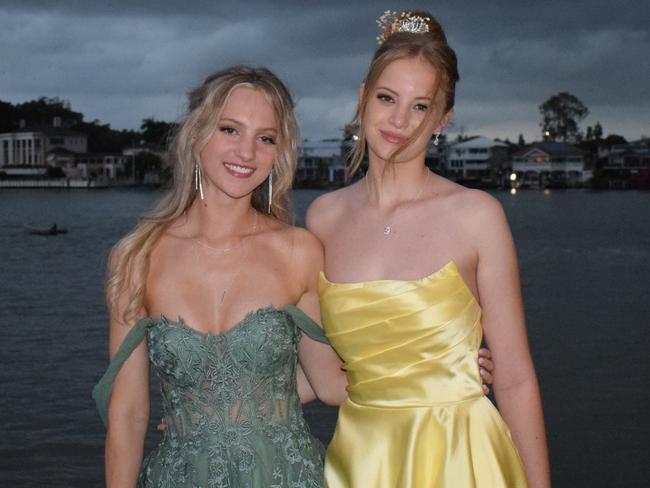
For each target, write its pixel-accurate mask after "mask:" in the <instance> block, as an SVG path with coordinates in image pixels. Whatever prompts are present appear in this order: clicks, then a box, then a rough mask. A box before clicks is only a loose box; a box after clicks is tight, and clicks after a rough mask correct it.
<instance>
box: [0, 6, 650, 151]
mask: <svg viewBox="0 0 650 488" xmlns="http://www.w3.org/2000/svg"><path fill="white" fill-rule="evenodd" d="M407 7H410V8H414V7H420V8H426V9H429V10H431V11H432V12H433V13H434V15H436V16H437V17H438V19H439V20H440V21H441V23H442V24H443V26H444V27H445V29H446V31H447V34H448V37H449V40H450V43H451V45H452V47H453V48H454V49H455V50H456V53H457V54H458V58H459V63H460V73H461V82H460V84H459V85H458V92H457V105H456V117H455V121H454V125H453V127H451V128H450V132H451V134H452V135H454V134H456V133H458V132H459V131H461V130H463V131H464V132H465V133H468V134H481V135H486V136H491V137H502V138H503V137H509V138H510V139H516V138H517V136H518V134H519V133H523V134H524V136H525V137H526V139H527V140H530V139H532V138H535V137H538V135H539V121H540V116H539V112H538V106H539V104H540V103H541V102H543V101H544V100H546V99H547V98H548V97H550V96H551V95H553V94H556V93H558V92H560V91H569V92H571V93H573V94H575V95H576V96H577V97H578V98H579V99H581V100H582V101H583V102H584V103H585V104H586V105H587V106H588V107H589V109H590V111H591V114H590V116H589V117H588V118H587V119H586V120H585V121H584V122H583V124H582V125H583V127H586V125H590V124H594V123H595V122H596V121H600V122H601V124H602V125H603V128H604V132H605V134H609V133H618V134H622V135H624V136H625V137H626V138H628V139H636V138H638V137H640V136H641V135H650V61H649V53H650V34H649V31H650V7H649V6H648V1H647V0H638V1H637V0H619V1H612V0H609V1H601V0H591V1H590V0H544V1H535V2H531V1H521V0H520V1H515V0H511V1H506V0H489V1H484V0H479V1H467V0H456V1H436V2H434V1H428V2H408V1H392V2H383V1H382V2H379V1H371V0H346V1H326V0H321V1H318V2H315V1H310V0H305V1H288V0H283V1H275V0H254V1H248V0H241V1H230V2H223V1H218V0H200V1H193V0H185V1H170V0H158V1H151V2H145V1H142V0H140V1H138V0H135V1H127V0H115V1H87V0H56V1H38V0H33V1H32V0H15V1H11V0H0V100H4V101H10V102H12V103H16V102H22V101H26V100H31V99H34V98H36V97H40V96H48V97H54V96H56V97H60V98H63V99H67V100H69V101H70V102H71V104H72V108H73V109H74V110H78V111H81V112H83V113H84V114H85V116H86V120H93V119H99V120H101V121H102V122H103V123H110V124H111V126H112V127H114V128H118V129H119V128H137V127H139V125H140V122H141V120H142V119H143V118H145V117H150V116H153V117H156V118H158V119H163V120H174V119H176V118H177V117H178V116H179V115H180V114H181V113H182V112H183V110H184V107H185V93H186V92H187V91H188V90H189V89H190V88H191V87H193V86H194V85H196V84H198V82H199V81H200V80H201V79H202V78H203V77H205V76H206V75H207V74H209V73H211V72H212V71H214V70H215V69H218V68H222V67H225V66H227V65H230V64H234V63H249V64H256V65H260V64H261V65H266V66H268V67H270V68H271V69H273V70H274V71H275V72H276V73H277V74H278V75H279V76H280V77H281V78H282V79H283V80H285V81H286V82H287V84H288V85H289V88H290V89H291V91H292V93H293V94H294V96H295V98H296V101H297V111H298V115H299V120H300V122H301V126H302V132H303V136H304V137H308V138H310V139H320V138H325V137H336V136H338V135H339V129H340V128H341V127H342V126H343V124H344V123H346V122H347V121H348V120H349V119H350V117H351V116H352V113H353V110H354V105H355V100H356V95H357V88H358V85H359V83H360V81H361V79H362V77H363V75H364V72H365V69H366V67H367V64H368V62H369V60H370V57H371V54H372V52H373V50H374V49H375V47H376V41H375V37H376V36H377V34H378V31H377V27H376V24H375V19H376V18H377V17H378V16H379V15H381V13H382V12H383V11H384V10H386V9H388V8H391V9H393V10H400V9H403V8H407Z"/></svg>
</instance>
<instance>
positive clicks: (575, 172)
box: [511, 141, 591, 188]
mask: <svg viewBox="0 0 650 488" xmlns="http://www.w3.org/2000/svg"><path fill="white" fill-rule="evenodd" d="M586 165H587V155H586V153H585V152H584V151H583V150H581V149H579V148H577V147H576V146H573V145H571V144H567V143H564V142H552V141H544V142H538V143H534V144H531V145H529V146H527V147H525V148H524V149H522V150H520V151H517V152H516V153H514V154H513V155H512V160H511V167H512V171H513V172H514V173H515V174H516V175H517V178H516V180H515V181H516V184H517V186H533V187H540V188H544V187H547V186H551V187H572V188H574V187H579V186H582V185H584V184H585V183H586V182H587V181H588V180H589V179H590V178H591V170H589V169H587V168H586Z"/></svg>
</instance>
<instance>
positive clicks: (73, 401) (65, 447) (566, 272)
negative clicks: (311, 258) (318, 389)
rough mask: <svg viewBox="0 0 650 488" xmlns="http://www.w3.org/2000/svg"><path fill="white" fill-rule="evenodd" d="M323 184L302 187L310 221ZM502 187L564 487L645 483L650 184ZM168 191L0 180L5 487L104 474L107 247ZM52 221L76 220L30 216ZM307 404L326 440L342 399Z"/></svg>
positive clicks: (66, 483)
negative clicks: (97, 397) (333, 404)
mask: <svg viewBox="0 0 650 488" xmlns="http://www.w3.org/2000/svg"><path fill="white" fill-rule="evenodd" d="M317 194H318V192H316V191H308V190H299V191H296V192H295V194H294V199H295V201H296V208H297V214H298V222H299V223H300V222H302V219H303V215H304V210H305V208H306V206H307V205H308V203H309V202H310V201H311V200H312V199H313V198H314V197H315V196H316V195H317ZM494 195H495V196H496V197H497V198H498V199H499V200H500V201H501V203H502V204H503V206H504V208H505V210H506V212H507V214H508V218H509V220H510V223H511V226H512V230H513V234H514V236H515V240H516V243H517V248H518V253H519V259H520V265H521V273H522V286H523V292H524V300H525V305H526V316H527V321H528V329H529V338H530V344H531V349H532V352H533V356H534V359H535V364H536V367H537V371H538V375H539V377H540V382H541V387H542V394H543V400H544V408H545V416H546V423H547V429H548V435H549V446H550V451H551V463H552V469H553V480H554V486H555V487H582V486H584V487H642V486H643V487H647V486H650V463H649V462H648V460H649V459H650V447H649V446H650V442H649V441H648V439H650V420H649V416H650V414H649V413H648V405H650V360H649V359H648V358H649V357H650V347H649V346H650V340H649V339H648V337H649V329H650V318H649V312H650V300H649V298H650V294H649V291H650V286H649V285H650V279H649V276H650V193H648V192H645V193H642V192H634V191H627V192H613V191H612V192H602V193H598V192H590V191H582V190H572V191H553V192H550V193H542V192H533V191H530V192H519V193H518V194H517V195H510V194H509V193H495V194H494ZM158 196H159V194H158V193H156V192H153V191H143V190H110V191H108V190H105V191H101V190H99V191H83V190H79V191H70V190H68V191H66V190H59V191H56V190H0V330H1V331H2V340H0V429H2V430H1V432H0V486H2V487H20V488H22V487H100V486H103V481H102V479H103V465H102V456H103V454H102V449H103V428H102V425H101V422H100V420H99V417H98V415H97V413H96V412H95V409H94V405H93V402H92V400H91V398H90V390H91V388H92V386H93V384H94V383H95V382H96V381H97V379H98V378H99V377H100V376H101V374H102V372H103V370H104V368H105V366H106V347H107V346H106V340H107V317H106V309H105V306H104V300H103V276H104V269H105V263H106V256H107V253H108V250H109V248H110V247H111V246H112V245H113V244H114V242H115V241H116V240H117V239H118V238H119V237H120V236H121V235H123V234H124V233H125V232H127V231H128V230H129V229H130V228H131V227H132V226H133V224H134V223H135V220H136V218H137V215H138V214H139V213H141V212H142V211H143V210H144V209H146V208H147V207H148V206H149V205H151V203H152V202H153V201H154V200H155V199H156V198H157V197H158ZM52 222H56V223H57V224H58V225H59V226H60V227H66V228H68V229H69V231H70V232H69V233H68V234H66V235H60V236H57V237H54V238H53V237H42V236H34V235H28V234H26V233H25V231H24V229H23V225H24V224H26V223H31V224H36V225H38V224H42V225H46V224H50V223H52ZM306 416H307V418H308V420H309V422H310V424H311V426H312V430H313V431H314V432H315V433H316V434H317V435H318V436H319V437H320V438H321V439H323V440H324V441H325V442H327V440H328V439H329V436H330V435H331V432H332V429H333V425H334V421H335V418H336V410H334V409H331V408H326V407H323V406H322V405H312V406H309V407H307V409H306ZM154 418H158V416H157V414H156V412H154V413H153V414H152V422H153V419H154ZM156 438H157V433H156V432H155V431H153V429H152V433H151V435H150V437H149V439H148V442H147V444H148V446H151V445H152V443H153V442H155V440H156ZM364 488H365V487H364Z"/></svg>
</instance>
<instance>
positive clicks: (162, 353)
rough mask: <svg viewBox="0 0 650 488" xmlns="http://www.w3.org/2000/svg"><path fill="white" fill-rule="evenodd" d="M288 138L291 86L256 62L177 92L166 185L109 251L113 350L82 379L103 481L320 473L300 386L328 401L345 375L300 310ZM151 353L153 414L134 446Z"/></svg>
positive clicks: (317, 251)
mask: <svg viewBox="0 0 650 488" xmlns="http://www.w3.org/2000/svg"><path fill="white" fill-rule="evenodd" d="M297 144H298V130H297V125H296V121H295V118H294V113H293V103H292V100H291V97H290V95H289V93H288V91H287V89H286V88H285V86H284V85H283V84H282V82H281V81H280V80H279V79H278V78H276V77H275V76H274V75H273V74H272V73H271V72H269V71H268V70H266V69H264V68H248V67H233V68H229V69H226V70H223V71H220V72H217V73H215V74H213V75H212V76H210V77H208V78H207V79H206V80H205V82H204V83H203V84H202V85H201V86H200V87H198V88H197V89H195V90H194V91H192V92H191V93H190V98H189V111H188V113H187V116H186V118H185V120H184V121H183V123H182V124H181V126H180V129H179V130H178V133H177V134H176V137H175V140H174V142H173V145H172V151H171V156H170V157H171V158H172V164H173V168H174V179H173V186H172V188H171V190H170V191H169V193H167V195H165V196H164V197H163V198H162V200H161V201H160V202H159V203H158V204H157V206H156V207H155V208H154V209H153V211H151V212H150V213H149V214H148V215H147V216H145V217H144V218H143V219H142V220H141V222H140V223H139V224H138V225H137V226H136V227H135V229H134V230H133V231H131V232H130V233H129V234H128V235H127V236H126V237H124V238H123V239H122V240H121V241H120V242H119V243H118V244H117V245H116V246H115V248H114V249H113V252H112V254H111V258H110V270H109V278H108V283H107V287H106V288H107V298H108V304H109V311H110V337H109V342H110V344H109V348H110V355H111V358H112V361H111V364H110V366H109V369H108V371H107V372H106V374H105V376H104V377H103V378H102V380H101V381H100V383H99V384H98V386H97V387H96V388H95V391H94V396H95V398H96V400H97V403H98V406H99V409H100V412H102V415H103V418H104V420H105V422H106V423H107V435H106V480H107V485H108V486H109V487H111V488H114V487H133V486H136V483H137V485H138V486H141V487H160V486H174V487H187V488H194V487H199V486H200V487H212V486H214V487H217V486H218V487H244V486H247V487H270V486H282V487H285V486H300V487H314V488H320V487H322V486H323V460H322V454H323V448H322V445H321V444H320V443H319V442H318V441H317V440H316V439H315V438H313V437H312V436H311V435H310V434H309V430H308V428H307V425H306V424H305V421H304V419H303V416H302V410H301V400H302V401H306V400H309V399H311V398H313V391H312V388H313V390H315V391H317V392H318V395H319V397H320V398H321V399H322V400H323V401H325V402H327V403H331V404H338V403H340V401H341V400H342V399H343V397H344V396H345V384H346V380H345V377H344V375H343V373H342V372H341V370H340V361H339V359H338V357H337V356H336V354H335V353H334V352H333V351H332V349H331V348H330V347H329V346H328V345H327V344H326V343H324V342H326V341H325V339H324V337H323V334H322V331H321V329H320V328H319V327H318V326H317V325H316V324H315V323H314V322H313V321H312V320H311V319H310V318H309V317H311V318H312V319H316V320H318V319H319V309H318V273H319V271H320V270H321V269H322V265H323V258H322V248H321V245H320V243H319V242H318V240H317V239H316V238H315V237H314V236H313V235H312V234H311V233H309V232H308V231H306V230H304V229H299V228H296V227H293V226H291V225H289V223H288V222H289V210H288V201H287V196H288V195H287V193H288V191H289V190H290V188H291V184H292V180H293V174H294V169H295V165H296V161H297ZM136 322H137V324H136ZM134 324H136V325H134ZM298 360H299V362H300V365H301V367H299V366H298ZM150 365H151V366H152V367H153V369H154V370H155V371H156V372H157V373H158V376H159V377H160V380H161V389H162V399H163V407H164V421H165V423H166V425H167V428H166V429H165V432H164V434H163V437H162V439H161V441H160V443H159V444H158V446H157V447H156V448H155V449H154V450H153V452H151V453H150V454H149V455H148V456H147V457H146V459H144V460H143V442H144V438H145V433H146V430H147V425H148V420H149V368H150ZM307 380H308V381H307Z"/></svg>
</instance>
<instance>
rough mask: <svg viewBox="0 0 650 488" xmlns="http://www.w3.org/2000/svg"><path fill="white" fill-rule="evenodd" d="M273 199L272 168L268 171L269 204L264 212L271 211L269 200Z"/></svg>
mask: <svg viewBox="0 0 650 488" xmlns="http://www.w3.org/2000/svg"><path fill="white" fill-rule="evenodd" d="M272 201H273V168H271V172H270V173H269V206H268V209H267V211H266V213H271V202H272Z"/></svg>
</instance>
